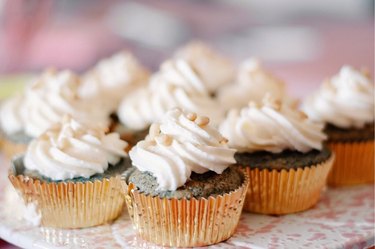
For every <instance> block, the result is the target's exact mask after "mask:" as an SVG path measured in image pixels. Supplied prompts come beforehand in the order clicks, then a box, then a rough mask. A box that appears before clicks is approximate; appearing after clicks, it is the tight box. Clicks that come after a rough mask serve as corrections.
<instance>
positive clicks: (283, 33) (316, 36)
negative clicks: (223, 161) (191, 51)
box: [0, 0, 374, 96]
mask: <svg viewBox="0 0 375 249" xmlns="http://www.w3.org/2000/svg"><path fill="white" fill-rule="evenodd" d="M0 18H1V26H0V74H14V73H20V72H21V73H24V72H33V73H38V72H40V71H41V70H42V69H43V68H45V67H47V66H54V67H57V68H60V69H64V68H69V69H72V70H74V71H77V72H81V71H83V70H86V69H87V68H89V67H90V66H92V65H93V64H94V63H95V62H96V61H97V60H99V59H100V58H103V57H105V56H108V55H110V54H112V53H114V52H116V51H118V50H120V49H129V50H131V51H133V52H134V53H135V55H136V56H138V57H139V58H140V60H141V61H142V62H143V63H144V64H146V65H147V66H149V67H151V68H152V69H154V70H156V69H157V67H158V64H159V63H160V62H161V61H162V60H163V59H165V58H167V57H168V56H169V55H170V54H171V52H172V51H173V50H174V49H175V48H176V47H178V46H180V45H181V44H183V43H185V42H187V41H189V40H191V39H201V40H203V41H206V42H208V43H211V44H212V45H213V46H214V47H216V48H217V49H218V50H220V51H221V52H223V53H225V54H227V55H229V56H231V57H232V58H233V59H234V60H236V61H240V60H242V59H244V58H246V57H249V56H257V57H258V58H259V59H262V60H263V61H264V62H265V64H266V65H267V66H268V67H270V68H272V69H273V71H274V72H275V73H276V74H277V75H279V76H280V77H282V78H283V79H284V80H285V81H286V82H287V83H288V85H290V93H291V94H294V95H297V96H303V95H304V93H306V92H309V91H310V90H312V89H314V88H315V87H317V85H318V84H320V82H321V81H322V80H323V79H324V78H325V77H328V76H330V75H332V74H334V73H335V72H337V71H338V69H339V67H341V66H342V65H343V64H351V65H353V66H356V67H362V66H364V67H367V68H368V69H369V70H370V71H371V72H373V68H374V2H373V1H372V0H332V1H323V0H318V1H310V2H308V3H301V2H300V1H297V0H285V1H282V2H279V1H275V0H265V1H248V0H234V1H225V0H221V1H187V0H180V1H172V0H159V1H151V0H141V1H114V0H111V1H99V0H94V1H90V0H79V1H67V0H65V1H52V0H11V1H6V0H0Z"/></svg>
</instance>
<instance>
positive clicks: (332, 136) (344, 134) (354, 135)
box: [324, 123, 374, 142]
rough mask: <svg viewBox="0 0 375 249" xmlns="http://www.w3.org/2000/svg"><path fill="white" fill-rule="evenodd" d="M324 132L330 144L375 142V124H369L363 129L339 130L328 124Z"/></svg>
mask: <svg viewBox="0 0 375 249" xmlns="http://www.w3.org/2000/svg"><path fill="white" fill-rule="evenodd" d="M324 132H325V133H326V134H327V135H328V141H329V142H363V141H369V140H374V123H368V124H366V125H365V126H364V127H363V128H354V127H353V128H339V127H337V126H334V125H332V124H327V125H326V127H325V129H324Z"/></svg>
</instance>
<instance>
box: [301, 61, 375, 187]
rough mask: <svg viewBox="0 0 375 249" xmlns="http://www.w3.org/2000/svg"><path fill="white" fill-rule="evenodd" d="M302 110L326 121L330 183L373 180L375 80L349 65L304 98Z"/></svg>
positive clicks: (318, 120) (319, 120)
mask: <svg viewBox="0 0 375 249" xmlns="http://www.w3.org/2000/svg"><path fill="white" fill-rule="evenodd" d="M302 109H303V110H304V111H305V112H306V113H307V114H308V116H309V117H310V118H311V119H313V120H315V121H317V122H323V123H324V124H325V132H326V134H327V135H328V146H329V147H330V148H331V149H332V150H333V151H334V152H335V154H336V160H335V163H334V165H333V168H332V171H331V173H330V175H329V177H328V184H329V185H331V186H348V185H357V184H365V183H374V83H373V80H371V79H370V77H369V76H368V75H366V73H364V72H361V71H358V70H356V69H354V68H352V67H350V66H344V67H342V68H341V70H340V72H339V74H338V75H336V76H333V77H332V78H331V79H328V80H326V81H325V82H324V83H323V85H322V86H321V88H320V89H319V90H318V91H317V92H316V93H313V94H312V95H311V96H309V97H307V98H306V100H305V102H304V104H303V107H302Z"/></svg>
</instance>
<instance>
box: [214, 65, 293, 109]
mask: <svg viewBox="0 0 375 249" xmlns="http://www.w3.org/2000/svg"><path fill="white" fill-rule="evenodd" d="M266 94H270V95H272V96H273V97H274V98H276V99H285V101H286V100H288V101H289V102H290V103H291V102H292V100H291V99H290V98H288V97H287V94H286V88H285V84H284V82H283V81H282V80H280V79H279V78H277V77H276V76H274V75H273V74H271V73H269V72H268V71H266V70H265V69H264V68H263V67H262V65H261V63H260V62H259V61H258V60H257V59H255V58H250V59H247V60H245V61H244V62H242V63H241V65H240V66H239V68H238V72H237V78H236V80H235V82H234V83H232V84H228V85H226V86H223V87H221V88H220V89H219V91H218V94H217V97H218V100H219V102H220V104H221V105H222V106H223V107H224V108H225V109H226V110H230V109H232V108H241V107H244V106H246V105H247V104H248V103H249V102H250V101H253V102H256V103H262V99H263V97H264V96H265V95H266Z"/></svg>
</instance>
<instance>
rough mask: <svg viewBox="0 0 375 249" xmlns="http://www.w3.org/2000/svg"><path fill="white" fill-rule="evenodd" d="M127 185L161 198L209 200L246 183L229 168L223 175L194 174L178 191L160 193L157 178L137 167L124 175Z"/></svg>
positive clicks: (239, 174)
mask: <svg viewBox="0 0 375 249" xmlns="http://www.w3.org/2000/svg"><path fill="white" fill-rule="evenodd" d="M124 178H125V180H126V182H127V183H130V182H131V183H133V184H134V185H135V186H136V187H137V188H138V190H139V191H140V192H143V193H145V194H148V195H152V196H159V197H161V198H177V199H181V198H187V199H190V198H197V199H198V198H208V197H210V196H217V195H223V194H225V193H229V192H231V191H233V190H236V189H237V188H239V187H240V186H241V184H242V183H243V182H244V175H243V173H241V172H240V171H239V170H238V169H236V168H235V167H229V168H227V169H226V170H225V171H224V172H223V173H222V174H216V173H215V172H213V171H209V172H206V173H204V174H197V173H194V172H193V173H192V174H191V177H190V180H189V181H187V182H186V183H185V185H184V186H181V187H179V188H178V189H177V190H176V191H158V190H157V187H158V183H157V180H156V178H155V177H154V176H153V175H152V174H151V173H150V172H147V171H146V172H141V171H139V170H138V169H136V168H135V167H133V168H131V169H129V170H127V171H126V172H125V173H124Z"/></svg>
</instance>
